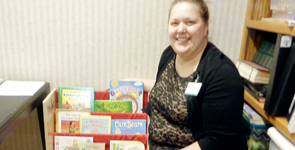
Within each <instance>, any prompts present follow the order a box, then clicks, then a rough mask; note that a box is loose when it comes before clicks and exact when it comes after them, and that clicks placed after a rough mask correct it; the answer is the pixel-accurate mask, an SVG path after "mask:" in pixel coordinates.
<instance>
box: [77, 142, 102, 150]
mask: <svg viewBox="0 0 295 150" xmlns="http://www.w3.org/2000/svg"><path fill="white" fill-rule="evenodd" d="M79 150H105V143H81V144H79Z"/></svg>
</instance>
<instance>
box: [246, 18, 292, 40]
mask: <svg viewBox="0 0 295 150" xmlns="http://www.w3.org/2000/svg"><path fill="white" fill-rule="evenodd" d="M245 26H246V27H247V28H251V29H257V30H262V31H267V32H272V33H279V34H285V35H291V36H295V27H288V26H287V25H282V24H279V23H274V22H268V21H260V20H246V21H245Z"/></svg>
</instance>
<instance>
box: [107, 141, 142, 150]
mask: <svg viewBox="0 0 295 150" xmlns="http://www.w3.org/2000/svg"><path fill="white" fill-rule="evenodd" d="M110 150H145V146H144V144H143V143H142V142H140V141H120V140H110Z"/></svg>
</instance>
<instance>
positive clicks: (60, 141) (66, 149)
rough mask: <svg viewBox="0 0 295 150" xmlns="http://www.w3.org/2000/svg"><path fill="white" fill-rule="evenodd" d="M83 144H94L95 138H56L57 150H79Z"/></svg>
mask: <svg viewBox="0 0 295 150" xmlns="http://www.w3.org/2000/svg"><path fill="white" fill-rule="evenodd" d="M82 143H93V137H81V136H55V137H54V149H55V150H79V145H80V144H82Z"/></svg>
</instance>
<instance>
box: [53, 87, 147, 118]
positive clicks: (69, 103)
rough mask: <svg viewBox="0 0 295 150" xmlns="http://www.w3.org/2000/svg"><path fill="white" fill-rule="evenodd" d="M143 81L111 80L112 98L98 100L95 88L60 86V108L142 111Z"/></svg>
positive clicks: (94, 110)
mask: <svg viewBox="0 0 295 150" xmlns="http://www.w3.org/2000/svg"><path fill="white" fill-rule="evenodd" d="M143 92H144V91H143V82H138V81H111V82H110V98H109V99H108V100H96V99H95V94H94V93H95V91H94V88H79V87H59V88H58V108H60V109H74V110H91V111H92V112H122V113H127V112H129V113H131V112H132V113H141V112H142V108H143Z"/></svg>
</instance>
